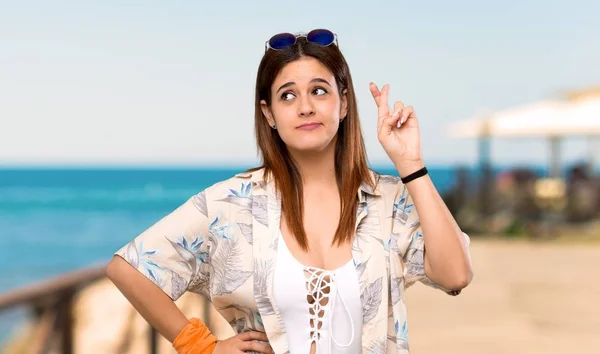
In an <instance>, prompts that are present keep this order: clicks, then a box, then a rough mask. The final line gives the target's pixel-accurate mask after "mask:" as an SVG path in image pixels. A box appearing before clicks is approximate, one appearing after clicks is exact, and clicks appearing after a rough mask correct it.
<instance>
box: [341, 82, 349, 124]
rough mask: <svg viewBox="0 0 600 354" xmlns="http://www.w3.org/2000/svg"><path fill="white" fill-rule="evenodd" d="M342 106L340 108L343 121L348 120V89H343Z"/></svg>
mask: <svg viewBox="0 0 600 354" xmlns="http://www.w3.org/2000/svg"><path fill="white" fill-rule="evenodd" d="M340 98H341V100H342V104H341V106H340V117H341V119H344V118H346V116H347V115H348V89H343V90H342V94H341V97H340Z"/></svg>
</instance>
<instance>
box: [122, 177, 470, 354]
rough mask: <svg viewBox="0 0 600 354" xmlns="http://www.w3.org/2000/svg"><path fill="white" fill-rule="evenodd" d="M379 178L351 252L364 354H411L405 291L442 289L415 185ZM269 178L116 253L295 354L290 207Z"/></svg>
mask: <svg viewBox="0 0 600 354" xmlns="http://www.w3.org/2000/svg"><path fill="white" fill-rule="evenodd" d="M371 173H372V176H373V178H374V180H375V181H376V188H375V189H372V188H371V187H370V186H368V185H367V184H365V183H363V185H362V186H361V187H360V189H359V190H358V191H357V193H358V198H357V202H358V203H359V204H358V211H357V218H356V225H355V230H356V233H355V238H354V241H353V244H352V258H353V260H354V265H355V267H356V271H357V274H358V276H359V281H360V289H361V302H362V308H363V330H362V338H361V343H362V348H363V349H362V352H363V353H398V354H407V353H409V349H408V327H407V322H406V306H405V303H404V291H405V289H406V288H407V287H409V286H410V285H412V284H414V283H415V282H416V281H421V282H423V283H425V284H427V285H430V286H432V287H435V288H439V289H441V287H439V286H438V285H436V284H434V283H433V282H432V281H431V280H429V279H428V278H427V277H426V275H425V272H424V265H423V253H424V243H423V236H422V233H421V228H420V223H419V217H418V215H417V211H416V210H415V207H414V205H413V202H412V200H411V197H410V196H409V195H408V191H407V189H406V187H405V186H404V185H403V184H402V182H401V181H400V179H399V178H397V177H393V176H387V175H379V174H376V173H374V172H371ZM263 174H264V170H262V169H260V170H257V171H254V172H246V173H240V174H238V175H236V176H235V177H232V178H230V179H227V180H225V181H221V182H219V183H216V184H214V185H212V186H210V187H208V188H207V189H205V190H204V191H202V192H200V193H199V194H197V195H195V196H193V197H191V198H190V199H189V200H187V201H186V202H185V203H183V205H181V206H180V207H178V208H177V209H176V210H174V211H173V212H172V213H170V214H168V215H167V216H165V217H164V218H163V219H161V220H160V221H158V222H157V223H156V224H154V225H153V226H151V227H150V228H149V229H147V230H146V231H144V232H143V233H141V234H140V235H139V236H137V237H136V238H135V239H133V240H132V241H131V242H129V243H128V244H127V245H125V246H124V247H123V248H121V249H120V250H118V251H117V252H116V254H117V255H119V256H121V257H123V258H124V259H125V260H126V261H127V262H128V263H130V264H131V265H132V266H133V267H135V268H136V269H137V270H138V271H140V272H141V273H142V274H144V275H145V276H146V277H148V278H149V279H150V280H152V282H154V284H156V285H157V286H158V287H159V288H160V289H162V290H163V291H164V292H165V293H166V294H167V295H168V296H169V297H170V298H171V299H173V300H176V299H178V298H179V297H180V296H181V295H182V294H183V293H184V292H186V291H192V292H195V293H199V294H202V295H203V296H205V297H207V298H208V299H209V300H210V301H211V302H212V303H213V304H214V306H215V308H216V309H217V310H218V311H219V312H220V314H221V315H223V316H224V318H225V319H226V320H227V321H228V322H229V323H230V324H231V326H232V328H233V329H234V330H235V332H236V333H241V332H244V331H248V330H256V331H264V332H266V334H267V336H268V338H269V343H270V345H271V346H272V347H273V349H274V351H275V353H286V352H289V351H288V343H287V335H286V330H285V328H284V326H283V321H282V319H281V317H280V314H279V309H278V308H277V303H275V302H274V296H273V286H272V284H273V274H274V272H273V270H274V266H275V259H276V255H277V248H278V245H277V240H278V237H277V236H278V231H279V226H280V224H279V223H280V215H281V201H280V197H279V195H278V194H277V193H275V188H274V182H273V180H272V179H271V177H269V179H268V180H267V181H266V182H264V181H263ZM464 236H465V237H466V239H467V240H468V236H466V235H464ZM441 290H443V291H446V292H447V293H449V294H451V295H457V294H458V293H459V291H455V292H453V291H448V290H445V289H441Z"/></svg>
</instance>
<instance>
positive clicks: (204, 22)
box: [0, 0, 600, 165]
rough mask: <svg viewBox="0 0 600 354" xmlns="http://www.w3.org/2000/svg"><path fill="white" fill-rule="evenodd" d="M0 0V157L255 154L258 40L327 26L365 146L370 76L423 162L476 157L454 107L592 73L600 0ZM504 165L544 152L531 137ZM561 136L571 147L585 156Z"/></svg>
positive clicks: (497, 148) (371, 117)
mask: <svg viewBox="0 0 600 354" xmlns="http://www.w3.org/2000/svg"><path fill="white" fill-rule="evenodd" d="M259 3H260V5H256V4H255V2H250V1H226V2H217V1H214V2H202V4H201V3H200V2H198V1H195V2H192V1H172V2H165V1H148V0H146V1H127V2H124V1H96V2H93V1H85V2H82V1H53V2H41V1H38V2H31V1H19V2H8V1H3V4H2V6H1V11H0V43H2V45H1V46H0V121H1V122H2V129H0V164H9V165H15V164H61V165H64V164H88V165H89V164H102V165H106V164H163V165H164V164H209V165H214V164H235V163H253V162H254V161H255V160H256V150H255V144H254V136H253V126H252V124H253V94H254V91H253V89H254V79H255V74H256V68H257V65H258V63H259V61H260V58H261V56H262V53H263V50H264V41H265V40H266V39H268V38H269V37H270V36H271V35H272V34H274V33H277V32H282V31H286V32H297V31H302V30H304V31H307V30H310V29H312V28H316V27H326V28H330V29H332V30H333V31H334V32H336V33H337V34H338V36H339V43H340V47H341V49H342V51H343V53H344V54H345V56H346V58H347V60H348V62H349V63H350V68H351V70H352V74H353V78H354V82H355V85H356V86H355V89H356V90H357V93H358V99H359V108H360V113H361V119H362V126H363V130H364V134H365V139H366V143H367V150H368V153H369V157H370V160H371V161H372V162H374V163H382V162H386V161H387V157H386V155H385V153H384V151H383V149H382V148H381V147H380V146H379V143H378V141H377V137H376V129H375V128H376V122H375V120H376V108H375V105H374V103H373V102H372V98H371V97H370V94H369V91H368V83H369V81H374V82H376V83H378V84H380V85H382V84H384V83H390V84H391V93H390V100H402V101H404V102H406V103H408V104H412V105H414V106H415V108H416V110H417V113H418V116H419V118H420V122H421V126H422V128H421V130H422V141H423V142H422V145H423V152H424V156H425V159H426V161H428V162H430V163H435V164H439V163H454V162H472V161H474V160H475V158H476V144H475V142H474V141H473V140H453V139H450V138H449V137H448V136H447V134H446V131H445V130H446V126H447V124H449V123H450V122H452V121H456V120H460V119H465V118H469V117H471V116H472V115H473V114H474V113H475V112H477V111H478V110H480V109H482V108H488V109H500V108H506V107H510V106H514V105H518V104H524V103H529V102H533V101H536V100H540V99H548V98H554V97H557V96H558V95H560V94H561V93H562V92H563V91H564V90H568V89H578V88H585V87H589V86H593V85H599V84H600V67H599V66H598V63H600V42H599V40H598V38H600V21H598V20H597V14H598V13H600V3H599V2H597V1H583V0H573V1H556V0H549V1H548V0H547V1H540V0H521V1H517V0H508V1H502V2H491V1H471V0H469V1H467V0H458V1H428V2H422V1H411V2H408V1H400V0H396V1H370V2H367V1H301V2H300V1H298V2H281V1H277V2H275V1H261V2H259ZM493 148H494V153H493V157H494V160H495V161H497V162H500V163H545V162H546V161H547V145H546V144H545V142H543V141H540V140H529V141H498V142H495V143H494V145H493ZM586 149H587V142H586V141H585V140H582V139H571V140H570V141H568V142H567V143H566V144H565V145H564V150H563V151H564V155H565V158H566V159H577V158H581V157H584V156H585V154H586V153H587V151H586Z"/></svg>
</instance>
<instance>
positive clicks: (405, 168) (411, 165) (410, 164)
mask: <svg viewBox="0 0 600 354" xmlns="http://www.w3.org/2000/svg"><path fill="white" fill-rule="evenodd" d="M394 165H395V166H396V170H397V171H398V174H399V175H400V177H406V176H408V175H410V174H411V173H414V172H416V171H418V170H420V169H422V168H423V167H425V163H424V162H423V160H415V161H402V162H399V163H395V164H394Z"/></svg>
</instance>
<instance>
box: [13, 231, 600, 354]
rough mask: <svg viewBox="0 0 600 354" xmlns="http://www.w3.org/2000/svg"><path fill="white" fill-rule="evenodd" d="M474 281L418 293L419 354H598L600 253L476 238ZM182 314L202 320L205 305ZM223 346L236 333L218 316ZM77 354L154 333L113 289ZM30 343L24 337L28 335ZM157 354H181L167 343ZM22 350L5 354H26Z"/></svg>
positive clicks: (191, 301)
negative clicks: (456, 291) (454, 293)
mask: <svg viewBox="0 0 600 354" xmlns="http://www.w3.org/2000/svg"><path fill="white" fill-rule="evenodd" d="M472 255H473V262H474V270H475V278H474V280H473V283H472V284H471V285H470V286H469V287H468V288H467V289H465V290H464V291H463V293H462V294H461V295H459V296H458V297H451V296H448V295H446V294H444V293H442V292H440V291H438V290H433V289H430V288H427V287H425V286H423V285H421V284H417V285H415V286H414V287H412V288H410V289H409V290H408V292H407V302H408V308H409V326H410V327H409V328H410V330H409V333H410V335H409V336H410V343H411V352H412V353H415V354H434V353H442V352H443V353H445V354H454V353H456V354H458V353H460V354H471V353H473V354H475V353H477V354H480V353H486V354H509V353H511V354H515V353H525V354H537V353H540V354H541V353H544V354H555V353H556V354H559V353H561V354H563V353H578V354H587V353H589V354H592V353H593V354H597V353H600V304H599V302H598V300H599V299H600V244H598V243H588V244H564V243H528V242H522V241H511V242H506V241H492V240H479V239H477V238H474V240H473V242H472ZM177 303H178V305H179V306H181V308H182V309H183V311H184V312H185V313H186V314H187V315H190V316H192V315H193V316H201V315H203V313H202V311H203V308H204V303H203V301H202V299H201V298H200V297H199V296H197V295H195V294H186V295H184V296H183V297H182V298H181V299H179V300H178V302H177ZM210 313H211V321H210V326H211V328H212V329H213V331H214V332H215V334H216V335H217V336H218V337H220V338H226V337H228V336H230V335H231V334H232V333H233V332H232V331H231V329H230V328H229V326H228V325H227V323H225V321H224V320H222V319H221V318H220V317H219V315H218V314H217V313H216V312H215V311H214V309H212V310H211V312H210ZM76 314H77V315H76V316H77V323H76V344H75V347H76V348H75V349H76V353H86V354H88V353H102V354H108V353H115V354H116V353H124V354H130V353H131V354H133V353H143V352H145V351H146V350H147V348H148V340H147V338H148V326H147V324H146V323H145V321H144V320H143V319H142V318H141V317H140V316H139V315H137V314H136V313H135V311H134V310H133V309H132V308H131V306H130V305H129V304H128V303H127V302H126V300H125V299H124V297H123V296H122V295H121V294H120V293H119V292H118V291H117V290H116V289H115V288H114V287H113V286H112V284H111V283H110V282H108V281H107V280H103V281H100V282H98V283H97V284H94V285H93V286H91V287H89V288H88V289H86V290H85V291H84V292H82V293H81V295H80V297H79V298H78V300H77V305H76ZM23 334H24V335H25V332H23ZM160 346H161V347H160V350H161V351H160V353H163V354H166V353H174V351H173V350H172V349H171V347H170V344H169V343H168V342H167V341H166V340H164V339H161V343H160ZM24 349H25V346H24V344H23V342H22V341H19V340H15V341H13V343H12V344H11V345H10V347H9V348H7V349H6V351H5V353H6V354H16V353H24V352H25V351H23V350H24Z"/></svg>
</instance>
